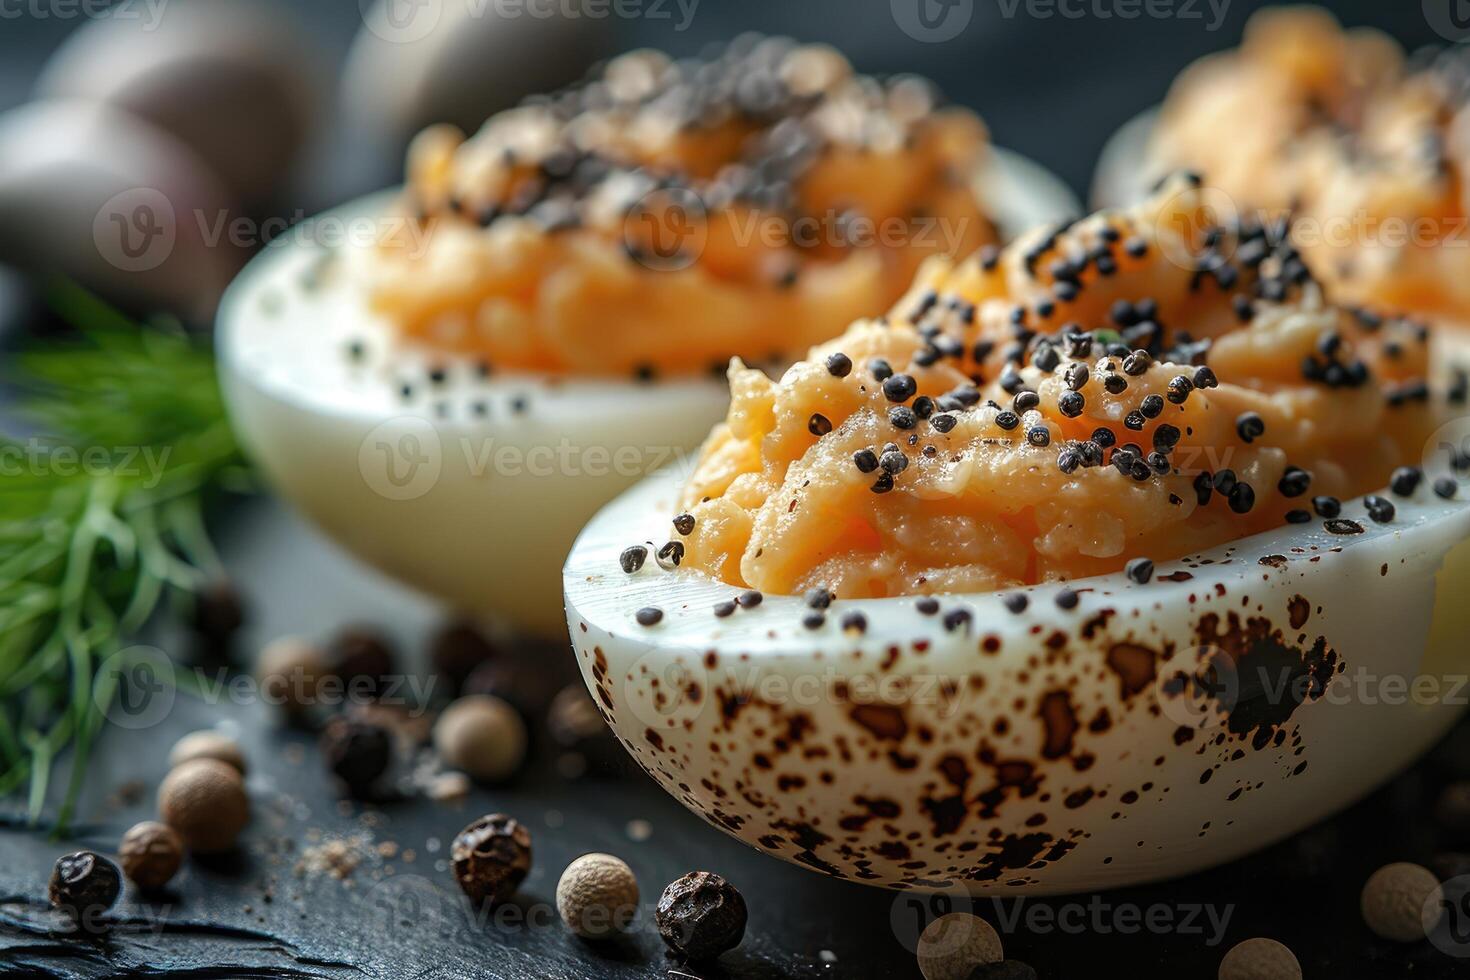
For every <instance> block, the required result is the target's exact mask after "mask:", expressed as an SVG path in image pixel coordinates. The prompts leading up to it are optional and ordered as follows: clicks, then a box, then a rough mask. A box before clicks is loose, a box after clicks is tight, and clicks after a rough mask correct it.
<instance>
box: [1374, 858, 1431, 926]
mask: <svg viewBox="0 0 1470 980" xmlns="http://www.w3.org/2000/svg"><path fill="white" fill-rule="evenodd" d="M1443 898H1444V891H1443V889H1441V888H1440V886H1439V879H1438V878H1436V877H1435V876H1434V872H1433V871H1430V870H1429V869H1428V868H1424V867H1420V866H1419V865H1417V864H1408V863H1404V862H1401V863H1398V864H1389V865H1385V866H1384V867H1381V868H1379V869H1378V870H1377V871H1375V872H1373V876H1372V877H1370V878H1369V879H1368V883H1367V884H1366V885H1364V886H1363V900H1362V909H1363V921H1364V922H1366V923H1368V928H1369V929H1371V930H1373V932H1374V934H1375V935H1377V936H1379V937H1380V938H1383V939H1389V940H1392V941H1394V942H1399V943H1412V942H1418V941H1419V940H1421V939H1423V938H1424V937H1425V936H1426V935H1428V934H1429V932H1430V931H1431V930H1432V929H1433V928H1434V927H1435V926H1436V925H1437V924H1438V923H1439V917H1440V915H1442V914H1443V909H1442V908H1441V907H1440V903H1441V901H1442V900H1443Z"/></svg>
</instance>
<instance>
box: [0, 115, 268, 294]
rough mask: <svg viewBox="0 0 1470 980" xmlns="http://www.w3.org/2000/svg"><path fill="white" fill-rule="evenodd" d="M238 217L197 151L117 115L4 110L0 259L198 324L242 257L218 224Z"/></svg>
mask: <svg viewBox="0 0 1470 980" xmlns="http://www.w3.org/2000/svg"><path fill="white" fill-rule="evenodd" d="M235 214H236V210H235V206H234V204H233V198H232V195H231V194H230V192H229V191H228V189H227V188H226V187H225V186H224V184H223V183H222V182H221V181H220V179H219V178H218V177H217V176H216V175H215V174H214V172H213V171H212V170H211V169H210V168H209V167H208V166H207V165H206V164H205V163H204V161H203V160H202V159H201V158H200V157H199V155H198V154H196V153H195V152H194V151H193V150H191V149H190V148H189V147H188V146H186V145H184V144H183V143H181V142H179V141H178V140H177V139H175V138H174V137H173V136H171V135H169V134H168V133H166V132H164V131H163V130H161V129H158V128H157V127H155V126H153V125H152V124H150V123H148V122H146V121H144V120H142V119H140V118H138V117H137V116H133V115H130V114H128V113H126V112H124V111H122V110H121V109H117V108H114V107H113V106H110V105H107V104H105V103H97V102H85V101H79V100H48V101H42V102H34V103H31V104H29V105H25V106H22V107H20V108H18V109H13V110H11V111H10V112H8V113H4V114H3V115H0V261H4V262H9V263H11V264H13V265H15V266H16V267H18V268H21V269H24V270H27V271H30V272H33V273H35V274H37V275H38V276H41V277H44V276H47V275H55V274H60V275H65V276H69V277H71V278H73V279H76V280H77V281H79V282H82V283H84V284H86V285H87V286H89V287H90V288H92V289H94V290H96V291H98V292H99V293H101V294H102V295H104V296H106V297H108V298H110V299H115V300H117V301H118V302H121V303H124V304H127V305H129V306H133V307H136V308H141V309H154V310H165V311H170V312H175V313H178V314H180V315H182V316H185V317H186V318H189V319H191V320H195V321H200V322H202V321H206V320H207V319H208V317H209V316H210V315H211V313H212V312H213V309H214V305H215V303H216V302H217V300H218V298H219V295H220V293H221V292H223V290H224V287H225V286H226V285H227V284H228V283H229V280H230V278H231V276H232V275H233V274H234V272H235V271H236V270H237V269H238V268H239V266H240V264H241V262H242V260H243V258H244V255H243V253H242V252H241V250H240V249H239V248H238V247H236V246H235V245H234V244H233V243H232V241H231V239H230V236H229V235H227V234H225V233H224V228H225V225H224V224H222V222H227V221H229V220H230V219H231V217H232V216H233V215H235ZM216 233H218V235H217V236H216Z"/></svg>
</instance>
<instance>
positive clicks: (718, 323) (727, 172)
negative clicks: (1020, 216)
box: [361, 35, 996, 378]
mask: <svg viewBox="0 0 1470 980" xmlns="http://www.w3.org/2000/svg"><path fill="white" fill-rule="evenodd" d="M987 153H988V138H987V133H986V131H985V127H984V125H983V124H982V123H981V122H980V120H979V119H977V118H976V117H975V116H974V115H973V114H972V113H970V112H969V111H968V110H965V109H963V108H959V107H944V106H941V105H940V99H939V96H938V94H937V93H936V92H935V90H934V88H933V86H932V85H931V84H930V83H928V82H926V81H924V80H922V79H920V78H917V77H914V76H894V77H891V78H883V79H878V78H873V77H868V76H863V75H858V74H856V73H854V72H853V70H852V67H851V65H849V64H848V62H847V61H846V59H844V58H843V57H842V56H841V55H840V54H838V53H837V52H836V51H834V50H832V49H831V48H828V47H825V46H822V45H799V44H797V43H795V42H794V41H791V40H789V39H785V38H766V37H760V36H756V35H745V36H742V37H740V38H738V39H736V40H735V41H733V42H731V43H730V44H729V45H726V46H723V47H719V48H715V49H713V50H711V51H708V52H706V53H705V54H704V55H702V56H701V57H699V58H688V59H677V60H676V59H673V58H670V57H668V56H666V55H663V54H661V53H659V52H656V51H647V50H644V51H635V52H631V53H629V54H626V55H623V56H621V57H618V58H615V59H613V60H612V61H610V62H608V63H607V64H606V65H604V66H601V67H600V68H599V69H598V70H597V71H596V72H594V74H592V75H591V76H589V77H588V78H587V79H586V80H584V81H583V82H582V83H581V84H578V85H576V86H573V87H570V88H567V89H565V90H562V91H559V92H554V93H550V94H547V95H543V96H538V97H534V98H531V99H528V100H526V101H525V102H524V103H523V104H522V105H520V106H518V107H516V108H514V109H511V110H508V111H505V112H502V113H499V114H498V115H496V116H494V117H492V118H491V119H490V120H489V121H487V122H486V123H485V125H484V126H483V127H482V128H481V129H479V130H478V131H477V132H476V133H475V134H474V135H473V136H470V137H468V138H466V136H465V135H464V134H463V133H462V132H460V131H459V130H458V129H456V128H454V127H452V126H435V127H432V128H430V129H428V130H426V131H424V132H423V133H421V134H420V135H419V136H418V138H417V139H416V140H415V141H414V143H413V145H412V147H411V148H410V150H409V154H408V161H407V182H406V188H405V191H404V193H403V195H402V197H401V199H400V200H399V202H398V203H397V205H396V206H395V211H394V214H393V215H392V217H395V218H399V219H401V220H400V221H392V222H385V224H386V225H388V226H389V228H388V230H387V231H386V232H385V234H384V236H383V239H382V240H381V242H380V243H379V246H380V247H378V248H376V249H373V250H371V251H369V252H368V253H366V254H365V255H363V256H362V259H363V266H364V268H363V269H362V273H363V274H362V276H361V281H362V282H363V283H364V284H365V286H366V288H367V290H368V293H369V296H370V299H371V302H372V304H373V306H374V307H375V308H376V309H377V310H379V311H380V312H382V313H383V314H384V315H385V316H386V317H387V318H388V319H389V320H390V321H391V322H392V323H393V324H395V325H396V326H397V328H398V329H399V331H400V332H401V334H402V335H403V336H404V337H405V338H407V339H409V340H412V341H414V342H416V343H421V344H427V345H430V346H433V347H435V348H439V349H443V350H448V351H455V352H462V353H467V354H473V355H474V356H475V357H477V358H479V359H482V360H483V361H485V362H486V363H493V364H495V365H496V366H498V367H510V368H515V369H529V370H546V371H555V372H568V373H577V374H597V375H614V376H616V375H624V376H634V375H638V376H641V377H645V378H652V377H654V376H663V375H666V374H678V373H684V374H693V373H700V372H703V371H705V370H706V369H707V368H708V365H709V364H710V363H711V362H714V363H723V362H725V361H727V360H728V358H729V357H730V356H731V355H733V354H739V355H742V356H745V357H756V356H763V355H765V354H767V353H768V352H770V351H772V350H781V351H787V352H790V354H792V355H794V354H795V353H797V352H799V351H801V350H803V349H805V348H806V347H808V346H809V345H811V344H814V343H817V342H819V341H821V340H824V339H826V338H828V337H831V336H834V335H836V334H837V333H839V332H840V331H841V330H842V329H843V328H844V327H845V326H846V325H847V324H848V323H849V322H851V321H852V320H853V319H854V318H856V317H857V316H859V315H863V314H865V313H867V312H869V311H871V310H874V309H883V308H885V307H887V306H889V305H890V304H892V303H893V302H894V301H895V300H897V299H898V298H899V297H900V296H902V295H903V293H904V291H905V290H906V288H907V287H908V285H909V283H910V282H911V281H912V279H913V277H914V275H915V273H916V271H917V269H918V267H919V264H920V263H921V262H922V261H923V260H924V259H925V258H926V257H928V256H931V255H935V254H949V255H954V256H959V255H965V254H969V253H970V252H972V251H973V250H975V249H976V248H978V247H980V246H981V245H984V244H986V243H988V242H993V241H995V240H996V233H995V229H994V226H993V224H992V222H991V221H990V220H989V218H988V217H987V216H986V214H985V213H984V210H983V208H982V206H981V203H980V200H979V195H978V192H977V188H976V178H977V176H978V175H979V174H980V172H981V167H982V165H983V164H984V162H985V160H986V156H987ZM880 232H881V234H880ZM426 233H427V234H426ZM921 301H922V297H918V298H916V300H915V302H921ZM928 302H929V303H930V305H934V304H936V303H937V296H936V297H934V298H931V299H929V300H928ZM911 308H916V307H912V305H911ZM609 324H615V325H618V326H619V329H609ZM626 324H637V326H638V328H637V329H636V330H630V329H621V327H622V326H623V325H626ZM788 356H789V355H788ZM832 370H833V371H834V374H835V373H836V372H837V371H841V370H845V369H844V368H843V367H842V365H841V364H840V363H838V364H834V365H833V367H832Z"/></svg>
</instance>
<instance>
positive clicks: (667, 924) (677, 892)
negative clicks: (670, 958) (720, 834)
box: [654, 871, 746, 961]
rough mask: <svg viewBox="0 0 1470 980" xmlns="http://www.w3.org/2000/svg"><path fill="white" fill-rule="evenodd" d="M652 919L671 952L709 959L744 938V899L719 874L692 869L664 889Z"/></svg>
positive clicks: (687, 956) (733, 946)
mask: <svg viewBox="0 0 1470 980" xmlns="http://www.w3.org/2000/svg"><path fill="white" fill-rule="evenodd" d="M654 920H655V922H657V924H658V932H659V935H661V936H663V939H664V942H665V943H667V944H668V946H669V948H670V949H672V950H673V951H674V952H676V953H678V954H679V955H680V956H682V957H684V958H685V959H688V960H694V961H699V960H712V959H715V958H716V957H718V956H719V955H720V954H721V953H724V952H726V951H728V950H732V949H734V948H735V947H736V946H738V945H740V940H741V939H743V938H744V937H745V920H746V909H745V899H744V898H742V897H741V896H740V892H738V891H736V889H735V886H734V885H732V884H730V883H729V882H728V881H726V880H725V879H724V878H722V877H720V876H719V875H717V874H713V873H711V872H708V871H693V872H690V873H689V874H687V875H685V876H684V877H682V878H680V879H679V880H678V881H675V882H674V883H673V884H671V885H669V887H667V888H665V889H664V893H663V895H662V896H661V897H660V898H659V900H658V909H657V910H656V912H655V913H654Z"/></svg>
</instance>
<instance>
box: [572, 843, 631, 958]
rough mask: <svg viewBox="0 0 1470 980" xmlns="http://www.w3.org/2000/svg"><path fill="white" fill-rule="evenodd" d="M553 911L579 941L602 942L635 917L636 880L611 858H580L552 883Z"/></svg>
mask: <svg viewBox="0 0 1470 980" xmlns="http://www.w3.org/2000/svg"><path fill="white" fill-rule="evenodd" d="M556 910H557V912H558V913H559V914H560V915H561V920H562V921H563V922H565V923H566V924H567V928H568V929H570V930H572V932H573V933H575V934H576V935H578V936H580V937H581V938H583V939H606V938H608V937H609V936H612V935H613V934H615V933H619V932H622V931H623V930H625V929H627V928H628V924H629V923H631V922H632V921H633V917H634V916H636V915H637V914H638V879H637V878H636V877H635V876H634V875H633V869H632V868H630V867H628V865H627V863H626V862H624V861H623V860H622V859H621V858H618V857H614V856H613V855H611V854H584V855H582V856H581V857H579V858H577V860H575V861H573V862H572V863H571V864H569V865H567V869H566V870H565V871H563V872H562V874H561V880H560V881H558V882H557V883H556Z"/></svg>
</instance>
